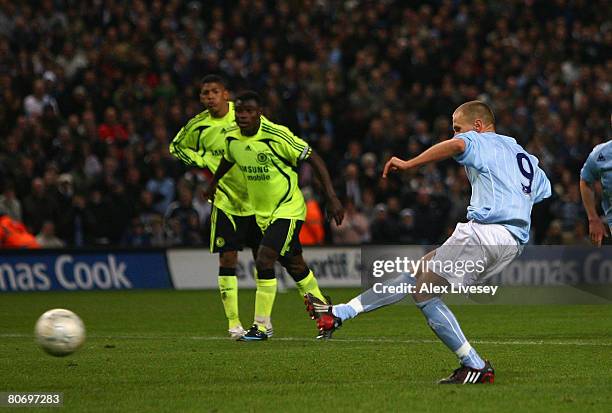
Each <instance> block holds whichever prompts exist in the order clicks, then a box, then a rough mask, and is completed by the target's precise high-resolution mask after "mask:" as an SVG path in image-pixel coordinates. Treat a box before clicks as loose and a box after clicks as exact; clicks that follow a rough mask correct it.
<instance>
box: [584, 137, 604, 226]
mask: <svg viewBox="0 0 612 413" xmlns="http://www.w3.org/2000/svg"><path fill="white" fill-rule="evenodd" d="M580 178H582V179H583V180H585V181H586V182H588V183H590V184H591V183H593V181H595V180H597V179H599V180H600V181H601V189H602V195H601V207H602V209H603V211H604V213H605V214H606V219H607V220H608V225H610V226H612V140H610V141H608V142H606V143H602V144H599V145H597V146H596V147H594V148H593V151H591V154H590V155H589V157H588V158H587V160H586V162H585V163H584V166H583V167H582V170H581V171H580Z"/></svg>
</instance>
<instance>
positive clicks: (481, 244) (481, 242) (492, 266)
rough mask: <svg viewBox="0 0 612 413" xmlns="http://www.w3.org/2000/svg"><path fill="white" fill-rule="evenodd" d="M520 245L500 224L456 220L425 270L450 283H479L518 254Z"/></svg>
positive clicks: (498, 270)
mask: <svg viewBox="0 0 612 413" xmlns="http://www.w3.org/2000/svg"><path fill="white" fill-rule="evenodd" d="M521 252H522V247H521V246H520V245H519V243H518V241H517V240H516V239H515V238H514V237H513V236H512V234H511V233H510V231H508V230H507V229H506V228H505V227H504V226H503V225H499V224H479V223H477V222H474V221H470V222H467V223H465V224H463V223H459V224H457V226H456V227H455V231H453V234H452V235H451V236H450V238H449V239H447V240H446V242H445V243H444V244H442V245H441V246H440V247H438V248H437V249H436V254H435V256H434V257H433V258H432V259H431V261H433V262H429V263H428V267H427V269H428V270H429V271H432V272H434V273H436V274H438V275H439V276H441V277H442V278H444V279H446V280H447V281H448V282H449V283H450V284H454V285H457V284H461V285H464V286H467V285H474V284H481V283H483V282H484V281H486V280H487V279H488V278H490V277H492V276H493V275H495V274H497V273H499V272H501V271H503V270H504V268H506V266H508V264H510V262H512V260H513V259H514V258H516V257H518V256H519V255H520V253H521Z"/></svg>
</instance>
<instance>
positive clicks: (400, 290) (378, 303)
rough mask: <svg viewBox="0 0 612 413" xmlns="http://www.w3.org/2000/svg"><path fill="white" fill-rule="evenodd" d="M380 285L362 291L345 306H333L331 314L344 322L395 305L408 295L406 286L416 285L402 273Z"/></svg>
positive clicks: (411, 277) (414, 280) (410, 276)
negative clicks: (360, 314) (361, 314)
mask: <svg viewBox="0 0 612 413" xmlns="http://www.w3.org/2000/svg"><path fill="white" fill-rule="evenodd" d="M381 284H382V285H378V286H376V288H374V287H372V288H370V289H369V290H367V291H364V292H363V293H361V294H359V295H358V296H357V297H355V298H353V299H352V300H351V301H349V302H348V303H347V304H338V305H335V306H333V307H332V313H333V314H334V315H335V316H336V317H340V319H341V320H342V321H344V320H348V319H350V318H353V317H355V316H357V314H359V313H363V312H368V311H372V310H376V309H377V308H380V307H383V306H386V305H390V304H395V303H396V302H398V301H400V300H403V299H404V298H405V297H406V296H407V295H408V287H407V286H408V285H412V286H414V285H416V279H415V278H414V277H413V276H412V275H410V274H408V273H404V274H401V275H399V276H397V277H395V278H394V279H392V280H388V281H385V282H383V283H381ZM389 287H392V291H393V292H392V293H390V292H388V290H389ZM375 290H376V291H375Z"/></svg>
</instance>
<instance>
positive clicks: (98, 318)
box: [0, 289, 612, 412]
mask: <svg viewBox="0 0 612 413" xmlns="http://www.w3.org/2000/svg"><path fill="white" fill-rule="evenodd" d="M327 292H328V293H330V294H331V296H332V297H333V299H334V301H336V302H339V301H344V300H347V299H349V298H351V297H352V296H353V295H354V294H355V293H356V292H357V290H348V289H334V290H328V291H327ZM253 301H254V291H252V290H245V291H242V292H241V293H240V311H241V319H242V322H243V323H244V324H245V327H248V324H249V322H250V320H251V319H252V314H253V313H252V311H253ZM54 307H63V308H68V309H70V310H73V311H75V312H76V313H77V314H79V315H80V316H81V318H82V319H83V321H84V322H85V325H86V327H87V334H88V337H87V341H86V343H85V345H84V347H83V348H81V349H80V350H79V351H78V352H77V353H75V354H73V355H71V356H68V357H65V358H55V357H51V356H48V355H47V354H45V353H43V351H42V350H41V349H40V348H38V346H37V345H36V344H35V343H34V338H33V333H32V331H33V328H34V323H35V322H36V319H37V318H38V316H39V315H40V314H42V313H43V312H44V311H45V310H48V309H50V308H54ZM451 308H452V309H453V311H455V314H456V315H457V318H458V319H459V322H460V323H461V325H462V327H463V329H464V331H465V333H466V335H467V337H468V339H470V341H471V343H472V345H474V347H476V349H477V350H478V351H479V352H480V354H481V355H482V356H483V357H486V358H488V359H490V360H491V361H492V363H493V366H494V367H495V369H496V378H495V384H494V385H481V386H440V385H437V384H436V381H437V380H438V379H440V378H442V377H444V376H447V375H449V374H450V373H451V371H452V370H453V369H454V368H455V367H457V365H458V363H457V361H456V359H455V356H454V355H453V354H452V353H451V352H449V351H448V350H447V349H446V348H445V347H444V346H443V344H442V343H440V342H438V340H437V339H436V337H435V336H434V334H433V333H432V332H431V330H430V329H429V328H428V327H427V325H426V323H425V321H424V318H423V316H422V315H421V314H420V312H419V311H418V310H417V309H416V308H415V307H414V306H412V305H396V306H392V307H388V308H384V309H381V310H379V311H376V312H372V313H370V314H365V315H362V316H361V317H359V318H357V319H355V320H351V321H349V322H347V323H346V324H345V326H344V327H342V328H341V329H340V330H338V331H337V332H336V334H335V339H334V340H331V341H327V342H318V341H315V340H314V335H315V333H316V331H315V328H314V323H313V322H312V321H311V320H310V319H308V317H307V315H306V313H305V311H304V307H303V304H302V301H301V299H300V297H299V296H298V294H297V293H296V292H295V291H294V290H289V291H287V292H286V293H283V294H280V293H279V294H278V295H277V298H276V305H275V308H274V313H273V323H274V329H275V334H276V335H275V336H274V338H272V339H271V340H269V341H267V342H257V343H252V342H251V343H243V342H235V341H232V340H230V339H228V338H227V337H226V335H225V331H226V323H225V320H224V317H223V310H222V307H221V303H220V300H219V299H218V292H216V291H125V292H123V291H121V292H71V293H63V292H55V293H34V294H32V293H16V294H3V295H2V296H1V297H0V392H2V391H20V392H26V391H27V392H36V391H60V392H63V393H64V407H63V408H62V410H64V411H78V412H86V411H98V412H109V411H151V412H155V411H167V412H178V411H180V412H183V411H197V412H225V411H228V412H235V411H274V412H287V411H296V412H297V411H299V412H305V411H312V412H316V411H332V412H335V411H371V412H378V411H415V412H430V411H431V412H444V411H449V412H452V411H471V412H480V411H482V412H505V411H511V412H523V411H525V412H526V411H530V412H532V411H543V412H544V411H545V412H564V411H567V412H576V411H580V412H601V411H609V408H610V406H611V405H612V386H611V385H610V383H611V382H612V305H540V306H537V305H525V306H518V305H514V306H511V305H461V306H452V307H451Z"/></svg>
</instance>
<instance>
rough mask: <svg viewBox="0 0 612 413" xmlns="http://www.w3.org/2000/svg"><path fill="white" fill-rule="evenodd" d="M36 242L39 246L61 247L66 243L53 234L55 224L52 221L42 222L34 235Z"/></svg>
mask: <svg viewBox="0 0 612 413" xmlns="http://www.w3.org/2000/svg"><path fill="white" fill-rule="evenodd" d="M36 242H38V244H39V245H40V246H41V248H62V247H64V246H65V245H66V243H65V242H64V241H62V240H61V239H59V238H58V237H56V236H55V224H53V222H52V221H45V222H43V226H42V228H41V230H40V232H39V233H38V235H36Z"/></svg>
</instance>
